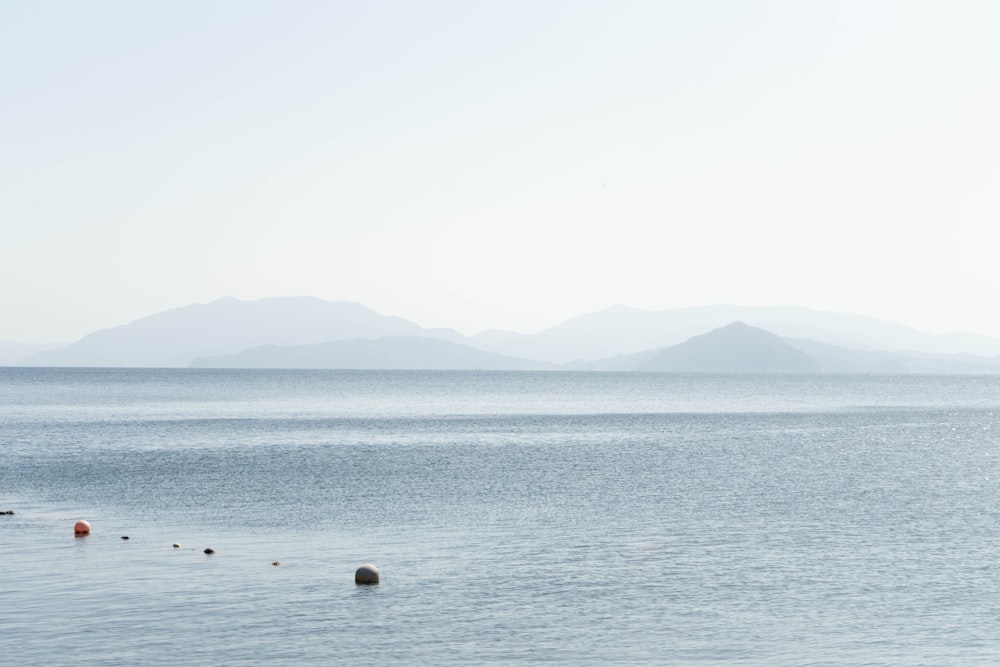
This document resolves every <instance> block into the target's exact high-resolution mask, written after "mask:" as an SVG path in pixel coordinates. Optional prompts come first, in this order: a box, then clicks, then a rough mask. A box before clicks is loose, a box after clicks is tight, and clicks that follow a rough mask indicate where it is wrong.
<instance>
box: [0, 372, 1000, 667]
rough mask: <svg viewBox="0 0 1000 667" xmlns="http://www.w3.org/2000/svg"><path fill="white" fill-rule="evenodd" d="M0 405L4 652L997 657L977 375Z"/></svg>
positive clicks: (60, 658)
mask: <svg viewBox="0 0 1000 667" xmlns="http://www.w3.org/2000/svg"><path fill="white" fill-rule="evenodd" d="M0 399H2V400H0V447H2V448H3V452H4V456H3V458H2V459H0V510H5V509H12V510H16V512H17V513H16V514H15V515H14V516H0V558H2V559H3V562H4V569H3V571H4V585H3V587H2V588H0V627H2V628H3V632H2V633H0V654H2V655H4V656H6V659H7V660H9V661H10V662H11V664H81V665H116V664H122V665H125V664H162V663H167V662H171V663H175V662H177V661H178V660H181V659H183V660H189V659H195V660H206V661H207V660H210V661H211V662H213V663H216V664H234V665H236V664H317V665H318V664H331V663H334V664H337V663H339V664H372V665H374V664H386V663H389V662H394V663H402V664H498V663H499V664H511V663H519V662H524V663H530V664H546V663H548V664H567V663H569V664H606V663H618V664H697V663H704V664H723V665H758V664H772V665H799V664H809V663H816V664H844V665H855V664H908V665H910V664H943V663H955V662H958V663H974V664H989V663H993V662H997V661H1000V641H998V640H997V639H996V638H997V637H1000V614H998V611H1000V585H998V583H997V582H1000V571H998V570H1000V568H998V566H997V563H998V562H1000V561H998V555H1000V531H998V521H1000V509H998V503H997V498H1000V493H998V491H1000V489H998V488H997V480H998V479H1000V463H998V457H1000V443H998V440H997V437H996V434H997V429H998V428H1000V418H998V415H1000V379H998V378H992V377H985V376H974V377H957V376H870V377H869V376H670V375H658V374H637V375H628V374H600V373H416V372H409V373H384V372H377V373H363V372H344V373H338V372H327V371H317V372H281V371H270V372H258V371H211V372H207V371H160V370H61V369H10V370H0ZM80 518H86V519H88V520H89V521H90V522H91V523H92V525H93V533H92V534H91V535H90V536H87V537H84V538H75V537H74V536H73V534H72V526H73V522H74V521H75V520H76V519H80ZM122 535H128V536H129V538H130V539H129V540H122V539H121V536H122ZM173 543H179V544H181V547H180V548H177V549H175V548H173V547H172V546H171V545H172V544H173ZM206 547H211V548H213V549H214V550H215V553H214V554H212V555H206V554H204V553H203V550H204V549H205V548H206ZM274 561H278V562H280V565H278V566H274V565H272V564H271V563H272V562H274ZM365 562H373V563H375V564H377V565H378V566H379V568H380V569H381V571H382V583H380V584H379V585H377V586H356V585H355V584H354V583H353V572H354V569H355V568H356V567H357V566H358V565H360V564H362V563H365ZM81 645H86V646H87V648H86V650H80V646H81Z"/></svg>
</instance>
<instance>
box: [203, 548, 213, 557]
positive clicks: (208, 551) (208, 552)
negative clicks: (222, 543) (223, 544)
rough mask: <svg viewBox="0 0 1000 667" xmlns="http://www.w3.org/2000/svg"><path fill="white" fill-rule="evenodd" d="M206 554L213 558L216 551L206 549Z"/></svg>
mask: <svg viewBox="0 0 1000 667" xmlns="http://www.w3.org/2000/svg"><path fill="white" fill-rule="evenodd" d="M205 553H207V554H208V555H209V556H211V555H212V554H214V553H215V549H212V548H208V549H205Z"/></svg>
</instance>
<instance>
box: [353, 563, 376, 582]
mask: <svg viewBox="0 0 1000 667" xmlns="http://www.w3.org/2000/svg"><path fill="white" fill-rule="evenodd" d="M378 580H379V571H378V568H377V567H375V566H374V565H372V564H371V563H365V564H364V565H362V566H361V567H359V568H358V569H357V570H355V572H354V583H356V584H377V583H378Z"/></svg>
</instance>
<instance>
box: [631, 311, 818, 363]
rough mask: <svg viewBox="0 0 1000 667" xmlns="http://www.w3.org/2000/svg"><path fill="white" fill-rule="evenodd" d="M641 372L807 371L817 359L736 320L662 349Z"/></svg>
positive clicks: (771, 334) (648, 360) (763, 331)
mask: <svg viewBox="0 0 1000 667" xmlns="http://www.w3.org/2000/svg"><path fill="white" fill-rule="evenodd" d="M635 370H638V371H671V372H695V373H806V372H810V371H815V370H816V362H815V361H813V359H812V358H811V357H810V356H809V355H808V354H806V353H805V352H802V351H801V350H797V349H795V348H794V347H792V346H791V345H789V344H788V343H786V342H785V341H784V339H782V338H781V337H780V336H776V335H775V334H773V333H771V332H770V331H765V330H763V329H759V328H757V327H751V326H748V325H746V324H744V323H743V322H733V323H732V324H729V325H727V326H724V327H721V328H719V329H714V330H712V331H709V332H708V333H705V334H702V335H700V336H693V337H691V338H690V339H688V340H687V341H685V342H684V343H680V344H679V345H673V346H671V347H668V348H664V349H662V350H660V351H658V352H657V353H656V354H655V355H653V356H652V357H650V358H649V359H647V360H646V361H645V362H643V363H641V364H639V365H638V366H637V367H636V368H635Z"/></svg>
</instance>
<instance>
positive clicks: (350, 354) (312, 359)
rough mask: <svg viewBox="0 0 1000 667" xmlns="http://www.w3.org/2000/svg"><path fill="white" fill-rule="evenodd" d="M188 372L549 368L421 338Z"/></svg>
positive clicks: (306, 348) (296, 351)
mask: <svg viewBox="0 0 1000 667" xmlns="http://www.w3.org/2000/svg"><path fill="white" fill-rule="evenodd" d="M190 365H191V367H192V368H338V369H397V370H547V369H553V368H555V366H554V365H553V364H547V363H544V362H538V361H529V360H527V359H514V358H511V357H504V356H502V355H499V354H495V353H493V352H483V351H482V350H477V349H475V348H472V347H469V346H468V345H460V344H458V343H451V342H448V341H443V340H434V339H432V338H425V337H420V336H401V337H396V336H390V337H386V338H378V339H375V340H371V339H353V340H344V341H335V342H330V343H318V344H315V345H296V346H278V345H265V346H261V347H255V348H252V349H249V350H245V351H243V352H238V353H236V354H230V355H225V356H219V357H201V358H198V359H195V360H194V361H192V362H191V364H190Z"/></svg>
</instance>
